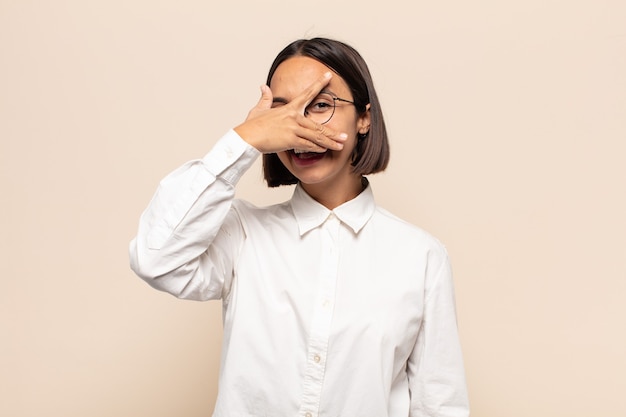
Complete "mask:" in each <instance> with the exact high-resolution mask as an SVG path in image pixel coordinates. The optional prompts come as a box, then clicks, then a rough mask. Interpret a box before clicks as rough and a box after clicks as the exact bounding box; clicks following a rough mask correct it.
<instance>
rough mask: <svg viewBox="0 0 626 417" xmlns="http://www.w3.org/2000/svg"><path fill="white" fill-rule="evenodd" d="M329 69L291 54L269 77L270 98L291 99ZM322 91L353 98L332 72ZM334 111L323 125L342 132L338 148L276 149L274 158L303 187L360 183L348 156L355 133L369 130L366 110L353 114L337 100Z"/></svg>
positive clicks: (287, 100)
mask: <svg viewBox="0 0 626 417" xmlns="http://www.w3.org/2000/svg"><path fill="white" fill-rule="evenodd" d="M328 71H330V69H329V68H328V67H327V66H326V65H324V64H322V63H321V62H319V61H316V60H314V59H312V58H309V57H304V56H295V57H292V58H289V59H287V60H286V61H284V62H283V63H281V64H280V65H279V66H278V68H276V71H275V72H274V75H273V77H272V79H271V83H270V88H271V90H272V94H273V96H274V99H276V98H278V99H279V100H277V101H280V100H283V101H284V102H289V101H291V100H292V99H293V98H294V97H296V96H297V95H299V94H300V93H301V92H302V91H304V90H305V89H306V88H307V87H309V86H310V85H311V84H312V83H313V82H314V81H315V80H317V79H318V78H320V77H321V76H322V75H323V74H324V73H325V72H328ZM324 91H325V92H329V93H331V94H332V95H333V96H336V97H340V98H343V99H346V100H350V101H352V100H353V97H352V94H351V93H350V89H349V88H348V85H347V84H346V82H345V81H344V80H343V79H342V78H341V77H340V76H339V75H337V74H336V73H334V72H333V78H332V79H331V80H330V83H329V84H328V85H327V86H326V87H324ZM336 104H337V105H336V108H335V113H334V114H333V116H332V118H331V119H330V121H328V122H327V123H326V124H325V126H328V127H329V128H331V129H333V130H335V131H337V132H340V133H346V134H347V135H348V139H347V141H346V142H345V145H344V148H343V149H342V150H341V151H333V150H327V151H326V152H324V153H296V152H294V150H288V151H284V152H279V153H278V157H279V158H280V160H281V162H282V163H283V164H284V165H285V167H286V168H287V169H288V170H289V171H290V172H291V173H292V174H293V175H294V176H295V177H296V178H298V180H300V182H301V183H302V184H303V185H304V186H305V189H306V185H316V186H317V185H320V186H327V187H331V186H333V187H337V186H339V187H341V186H346V187H349V186H351V185H352V184H354V182H358V183H359V184H360V176H359V175H356V174H354V173H353V172H352V166H351V165H350V159H351V155H352V151H353V150H354V147H355V145H356V141H357V134H358V133H365V132H366V131H367V129H369V123H370V113H369V111H367V112H365V114H364V115H362V116H359V115H358V114H357V111H356V109H355V108H354V105H352V104H349V103H345V102H341V101H337V103H336Z"/></svg>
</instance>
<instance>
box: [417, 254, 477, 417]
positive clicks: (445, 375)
mask: <svg viewBox="0 0 626 417" xmlns="http://www.w3.org/2000/svg"><path fill="white" fill-rule="evenodd" d="M431 274H432V275H431ZM428 275H430V276H428ZM426 282H427V286H426V294H425V304H424V318H423V322H422V328H421V330H420V333H419V336H418V339H417V343H416V345H415V348H414V350H413V352H412V354H411V356H410V358H409V362H408V377H409V389H410V392H411V408H410V410H411V412H410V417H467V416H468V415H469V402H468V398H467V388H466V382H465V372H464V367H463V356H462V353H461V347H460V342H459V337H458V329H457V320H456V309H455V299H454V288H453V282H452V274H451V271H450V264H449V261H448V258H447V255H446V254H445V250H444V252H443V255H441V254H437V255H436V256H434V255H432V254H431V259H430V260H429V266H428V272H427V279H426Z"/></svg>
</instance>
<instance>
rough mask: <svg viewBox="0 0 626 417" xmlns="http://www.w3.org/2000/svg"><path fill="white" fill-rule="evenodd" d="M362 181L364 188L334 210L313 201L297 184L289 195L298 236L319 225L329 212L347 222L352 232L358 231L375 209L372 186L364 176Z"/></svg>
mask: <svg viewBox="0 0 626 417" xmlns="http://www.w3.org/2000/svg"><path fill="white" fill-rule="evenodd" d="M363 181H364V184H365V189H364V190H363V191H362V192H361V193H360V194H359V195H357V196H356V197H355V198H353V199H352V200H350V201H347V202H345V203H343V204H342V205H340V206H339V207H337V208H335V209H334V210H329V209H327V208H326V207H324V206H323V205H322V204H320V203H318V202H317V201H315V200H314V199H313V198H312V197H311V196H310V195H308V194H307V193H306V191H304V188H302V186H301V185H300V184H298V185H297V186H296V189H295V190H294V192H293V196H292V197H291V208H292V210H293V214H294V215H295V217H296V221H297V222H298V228H299V230H300V236H302V235H304V234H305V233H307V232H308V231H310V230H312V229H315V228H316V227H318V226H320V225H321V224H322V223H324V221H326V219H327V218H328V216H330V214H331V213H334V214H335V216H337V218H338V219H339V220H341V221H342V222H343V223H345V224H347V225H348V226H349V227H350V228H351V229H352V230H353V231H354V233H359V231H360V230H361V229H362V228H363V226H365V224H366V223H367V221H368V220H369V219H370V217H372V214H374V210H375V209H376V202H375V201H374V193H373V192H372V187H370V185H369V182H368V181H367V179H366V178H363Z"/></svg>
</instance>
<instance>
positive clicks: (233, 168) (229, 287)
mask: <svg viewBox="0 0 626 417" xmlns="http://www.w3.org/2000/svg"><path fill="white" fill-rule="evenodd" d="M258 156H259V152H258V151H257V150H256V149H254V148H252V147H251V146H249V145H248V144H247V143H246V142H244V141H243V140H242V139H241V138H240V137H239V136H238V135H237V134H236V133H235V132H234V131H232V130H231V131H230V132H228V133H227V134H226V135H225V136H224V137H223V138H222V139H221V140H220V141H219V142H218V143H217V144H216V145H215V146H214V148H213V149H212V150H211V151H210V152H209V153H208V154H207V155H206V156H205V157H204V158H203V159H202V160H197V161H192V162H189V163H187V164H185V165H184V166H182V167H181V168H179V169H178V170H176V171H174V172H173V173H171V174H170V175H169V176H167V177H166V178H165V179H164V180H163V181H162V182H161V184H160V186H159V188H158V190H157V192H156V194H155V196H154V198H153V199H152V201H151V203H150V205H149V206H148V208H147V209H146V211H145V212H144V213H143V215H142V216H141V220H140V225H139V232H138V235H137V237H136V238H135V239H133V241H132V242H131V245H130V261H131V267H132V269H133V270H134V271H135V272H136V273H137V274H138V275H139V276H140V277H141V278H143V279H144V280H146V281H147V282H148V283H149V284H150V285H152V286H153V287H155V288H157V289H160V290H163V291H167V292H169V293H171V294H173V295H175V296H177V297H180V298H185V299H194V300H209V299H221V300H222V303H223V311H224V319H223V320H224V336H223V350H222V359H221V370H220V378H219V392H218V397H217V404H216V408H215V412H214V416H216V417H244V416H245V417H249V416H256V417H260V416H270V417H291V416H293V417H295V416H299V417H313V416H328V417H385V416H388V417H407V416H411V417H417V416H431V417H452V416H454V417H464V416H467V415H468V413H469V411H468V400H467V392H466V387H465V377H464V371H463V361H462V355H461V350H460V347H459V340H458V335H457V323H456V317H455V306H454V291H453V284H452V278H451V273H450V266H449V261H448V257H447V254H446V251H445V249H444V247H443V246H442V245H441V244H440V243H439V242H438V241H437V240H436V239H434V238H433V237H432V236H430V235H429V234H427V233H426V232H424V231H422V230H421V229H419V228H417V227H414V226H412V225H410V224H408V223H406V222H404V221H402V220H400V219H398V218H396V217H395V216H393V215H391V214H390V213H388V212H387V211H385V210H383V209H381V208H380V207H378V206H377V205H376V204H375V202H374V198H373V194H372V190H371V187H369V186H367V188H366V189H365V190H364V191H363V192H362V193H361V194H360V195H359V196H357V197H356V198H354V199H353V200H351V201H348V202H347V203H345V204H343V205H341V206H339V207H337V208H336V209H334V210H328V209H327V208H325V207H324V206H322V205H321V204H319V203H317V202H316V201H315V200H313V199H312V198H311V197H310V196H309V195H308V194H307V193H306V192H305V191H304V190H303V189H302V188H301V187H300V186H296V187H295V191H294V194H293V197H292V198H291V200H289V201H287V202H285V203H282V204H277V205H273V206H270V207H264V208H258V207H255V206H253V205H251V204H249V203H247V202H244V201H241V200H235V199H234V194H235V192H234V191H235V185H236V183H237V181H238V180H239V178H240V177H241V175H242V174H243V173H244V172H245V171H246V170H247V169H248V168H249V167H250V166H251V165H252V163H253V162H254V161H255V159H256V158H257V157H258Z"/></svg>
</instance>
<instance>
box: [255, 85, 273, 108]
mask: <svg viewBox="0 0 626 417" xmlns="http://www.w3.org/2000/svg"><path fill="white" fill-rule="evenodd" d="M272 99H273V96H272V90H270V88H269V87H268V86H267V85H262V86H261V98H260V99H259V102H258V103H257V105H256V107H257V108H259V109H270V108H272Z"/></svg>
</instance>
